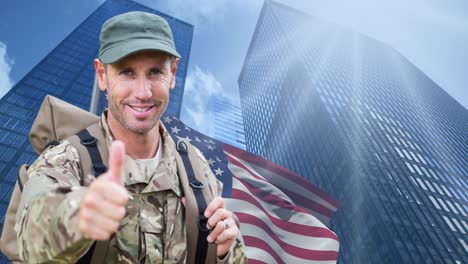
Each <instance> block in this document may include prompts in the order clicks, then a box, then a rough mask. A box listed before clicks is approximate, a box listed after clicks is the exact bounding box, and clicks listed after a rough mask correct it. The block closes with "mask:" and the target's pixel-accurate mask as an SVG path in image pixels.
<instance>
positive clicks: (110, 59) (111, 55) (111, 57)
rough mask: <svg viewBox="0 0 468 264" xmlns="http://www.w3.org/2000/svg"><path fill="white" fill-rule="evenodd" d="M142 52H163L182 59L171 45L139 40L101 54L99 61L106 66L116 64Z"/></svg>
mask: <svg viewBox="0 0 468 264" xmlns="http://www.w3.org/2000/svg"><path fill="white" fill-rule="evenodd" d="M142 50H157V51H162V52H166V53H169V54H171V55H174V56H176V57H177V58H180V54H179V53H178V52H177V51H176V50H175V49H174V48H172V47H171V46H169V45H166V44H164V43H160V42H156V41H155V40H154V39H151V40H149V39H138V40H133V41H129V42H126V43H122V44H120V45H117V46H115V47H112V48H109V49H107V50H106V51H104V52H103V53H102V54H101V56H100V58H99V59H101V61H102V62H104V63H106V64H109V63H114V62H117V61H119V60H121V59H123V58H125V57H127V56H128V55H130V54H133V53H135V52H138V51H142Z"/></svg>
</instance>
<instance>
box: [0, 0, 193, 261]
mask: <svg viewBox="0 0 468 264" xmlns="http://www.w3.org/2000/svg"><path fill="white" fill-rule="evenodd" d="M128 11H146V12H151V13H155V14H157V15H160V16H162V17H164V18H166V19H167V21H168V22H169V24H170V26H171V28H172V30H173V34H174V40H175V44H176V48H177V50H178V52H179V53H180V55H181V56H182V58H181V60H180V62H179V65H178V71H177V75H176V87H175V89H173V90H171V92H170V103H169V105H168V107H167V110H166V111H167V113H169V114H170V115H173V116H176V117H179V116H180V110H181V104H182V96H183V93H184V84H185V78H186V74H187V69H188V62H189V57H190V48H191V44H192V37H193V25H190V24H187V23H186V22H183V21H181V20H179V19H177V18H174V17H170V16H168V15H166V14H163V13H161V12H159V11H156V10H154V9H151V8H148V7H146V6H143V5H140V4H138V3H136V2H133V1H129V0H108V1H106V2H104V3H103V4H102V5H101V6H100V7H99V8H97V9H96V10H95V11H94V12H93V13H92V14H91V15H89V16H88V17H87V18H86V19H85V20H84V21H83V22H82V23H81V24H80V25H79V26H78V27H77V28H76V29H75V30H73V31H72V32H71V33H70V34H69V35H68V36H67V37H66V38H65V39H64V40H63V41H62V42H61V43H59V44H58V45H57V47H55V48H54V49H53V50H52V51H51V52H50V53H49V54H48V55H47V56H46V57H45V58H44V59H43V60H41V61H40V62H39V63H38V64H37V65H36V66H35V67H34V68H33V69H32V70H31V71H30V72H29V73H28V74H26V76H25V77H24V78H23V79H22V80H20V81H19V82H18V83H17V84H16V85H15V86H14V87H13V88H12V89H11V90H10V91H9V92H8V93H7V94H6V95H5V96H4V97H3V98H1V99H0V183H1V188H0V199H1V200H0V217H1V218H0V225H1V226H3V222H4V215H5V212H6V209H7V206H8V202H9V200H10V197H11V192H12V191H13V187H14V183H15V181H16V177H17V173H18V166H19V165H21V164H24V163H31V162H32V161H34V159H35V158H36V154H35V153H34V151H33V149H32V148H31V145H30V144H29V141H28V134H29V129H30V127H31V124H32V121H33V119H34V118H35V116H36V113H37V110H38V109H39V106H40V104H41V103H42V100H43V98H44V97H45V95H47V94H50V95H53V96H55V97H58V98H61V99H63V100H65V101H68V102H70V103H73V104H74V105H76V106H78V107H81V108H83V109H85V110H89V108H90V101H91V93H92V88H93V81H94V66H93V60H94V58H96V57H97V56H98V49H99V32H100V29H101V26H102V24H103V23H104V21H106V20H107V19H108V18H110V17H112V16H114V15H117V14H120V13H124V12H128ZM102 102H103V96H101V106H100V109H102ZM0 263H8V260H7V259H6V258H5V257H2V258H1V259H0Z"/></svg>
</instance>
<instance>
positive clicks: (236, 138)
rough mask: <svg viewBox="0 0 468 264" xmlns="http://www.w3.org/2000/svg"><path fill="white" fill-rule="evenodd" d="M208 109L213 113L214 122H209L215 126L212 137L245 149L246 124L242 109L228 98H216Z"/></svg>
mask: <svg viewBox="0 0 468 264" xmlns="http://www.w3.org/2000/svg"><path fill="white" fill-rule="evenodd" d="M208 109H209V111H210V112H211V113H212V114H211V115H212V117H211V118H212V120H210V121H209V122H210V123H211V124H212V125H213V126H214V129H213V131H212V133H213V135H211V136H212V137H213V138H215V139H217V140H219V141H222V142H224V143H227V144H230V145H233V146H236V147H238V148H241V149H245V135H244V124H243V122H242V112H241V109H240V107H239V106H238V105H235V104H234V103H233V102H232V101H231V100H229V99H228V98H226V97H216V98H213V99H212V100H211V101H210V102H209V103H208ZM205 123H208V122H205Z"/></svg>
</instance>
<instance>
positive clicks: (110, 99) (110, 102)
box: [107, 94, 169, 135]
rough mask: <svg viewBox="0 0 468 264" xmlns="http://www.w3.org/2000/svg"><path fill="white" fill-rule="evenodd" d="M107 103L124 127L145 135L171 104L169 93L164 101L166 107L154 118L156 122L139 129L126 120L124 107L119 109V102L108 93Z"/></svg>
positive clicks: (115, 117)
mask: <svg viewBox="0 0 468 264" xmlns="http://www.w3.org/2000/svg"><path fill="white" fill-rule="evenodd" d="M107 104H108V106H107V107H108V109H109V111H110V112H111V114H112V116H113V117H114V119H115V120H117V122H119V124H120V125H121V126H122V127H124V128H125V129H126V130H127V131H129V132H131V133H134V134H137V135H145V134H147V133H148V132H150V131H151V130H152V129H153V128H154V126H156V124H157V123H158V121H159V120H160V119H161V116H162V115H163V114H164V112H166V108H167V105H168V104H169V94H168V97H167V100H166V102H165V103H164V107H163V109H162V111H161V113H160V114H159V116H157V118H156V119H155V120H154V123H153V124H151V125H150V126H149V127H146V128H143V129H138V128H135V127H132V126H131V125H130V124H129V123H128V122H126V120H125V118H124V116H123V109H119V107H118V105H117V103H115V101H114V100H113V97H112V95H108V101H107ZM122 106H123V107H125V105H122ZM154 107H157V105H155V106H154Z"/></svg>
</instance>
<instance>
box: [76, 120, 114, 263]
mask: <svg viewBox="0 0 468 264" xmlns="http://www.w3.org/2000/svg"><path fill="white" fill-rule="evenodd" d="M69 141H70V143H71V144H72V145H73V146H74V147H75V148H76V150H77V151H78V154H79V156H80V161H81V168H82V175H81V178H80V185H82V186H85V185H86V184H87V183H86V181H85V178H86V177H87V175H88V174H92V175H94V176H95V177H99V176H100V175H101V174H103V173H105V172H106V171H107V166H106V165H105V164H104V162H103V160H107V156H108V150H107V147H106V145H105V144H106V142H105V137H104V133H103V132H102V128H101V127H100V126H99V124H93V125H91V126H89V127H88V128H85V129H82V130H81V131H80V132H78V133H77V134H76V136H73V137H71V138H69ZM99 146H100V147H99ZM104 157H105V158H104ZM108 246H109V241H108V240H106V241H96V242H94V243H93V245H92V246H91V247H90V249H89V250H88V251H87V252H86V254H85V255H83V256H82V257H81V258H80V259H79V260H78V262H77V263H83V264H84V263H96V264H97V263H104V258H105V256H106V252H107V247H108Z"/></svg>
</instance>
